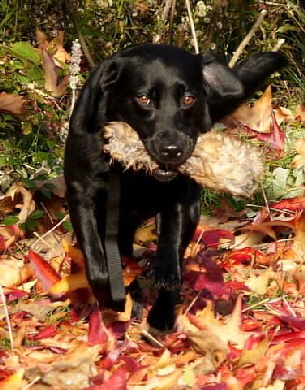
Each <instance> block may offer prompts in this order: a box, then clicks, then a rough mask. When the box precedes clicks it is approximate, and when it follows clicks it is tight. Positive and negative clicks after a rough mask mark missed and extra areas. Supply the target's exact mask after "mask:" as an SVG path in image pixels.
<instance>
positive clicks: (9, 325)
mask: <svg viewBox="0 0 305 390" xmlns="http://www.w3.org/2000/svg"><path fill="white" fill-rule="evenodd" d="M0 298H1V300H2V302H3V308H4V315H5V319H6V323H7V329H8V335H9V339H10V344H11V350H12V351H13V349H14V338H13V332H12V327H11V323H10V316H9V314H8V310H7V306H6V299H5V295H4V292H3V289H2V286H1V284H0Z"/></svg>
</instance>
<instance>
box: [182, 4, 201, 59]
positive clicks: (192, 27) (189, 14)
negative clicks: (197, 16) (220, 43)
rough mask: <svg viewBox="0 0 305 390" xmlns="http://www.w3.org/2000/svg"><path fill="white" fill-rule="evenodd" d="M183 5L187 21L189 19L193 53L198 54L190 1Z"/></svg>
mask: <svg viewBox="0 0 305 390" xmlns="http://www.w3.org/2000/svg"><path fill="white" fill-rule="evenodd" d="M185 5H186V9H187V13H188V16H189V19H190V27H191V31H192V36H193V39H194V49H195V53H196V54H198V53H199V48H198V39H197V37H196V31H195V25H194V20H193V15H192V11H191V5H190V0H185Z"/></svg>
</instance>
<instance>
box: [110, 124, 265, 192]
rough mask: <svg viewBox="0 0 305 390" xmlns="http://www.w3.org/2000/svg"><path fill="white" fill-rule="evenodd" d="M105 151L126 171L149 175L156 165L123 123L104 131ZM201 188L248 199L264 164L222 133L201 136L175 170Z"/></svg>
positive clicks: (247, 146)
mask: <svg viewBox="0 0 305 390" xmlns="http://www.w3.org/2000/svg"><path fill="white" fill-rule="evenodd" d="M104 138H105V139H106V140H107V141H108V143H105V146H104V151H106V152H108V153H110V155H111V157H112V159H113V160H117V161H120V162H121V163H122V164H124V166H125V167H126V169H128V168H132V169H134V170H138V169H145V170H147V172H148V174H149V173H153V171H154V170H156V169H158V167H159V166H158V164H157V163H156V162H155V161H154V160H152V158H151V157H150V155H149V154H148V153H147V151H146V149H145V147H144V145H143V143H142V141H141V140H140V139H139V137H138V135H137V133H136V131H134V130H133V129H132V128H131V127H130V126H129V125H128V124H126V123H124V122H111V123H108V124H107V125H106V126H105V128H104ZM177 170H178V171H179V172H181V173H182V174H185V175H188V176H190V177H191V178H193V179H194V180H195V181H197V182H198V183H199V184H200V185H202V186H203V187H208V188H211V189H214V190H217V191H224V192H229V193H231V194H233V195H238V196H247V197H248V196H251V195H252V194H253V192H254V191H255V189H256V186H257V182H258V180H259V178H260V177H261V176H262V174H263V161H262V157H261V155H260V153H259V151H258V149H257V148H255V147H253V146H251V145H250V144H248V143H246V142H242V141H240V140H239V139H237V138H234V137H231V136H229V135H227V134H224V133H222V132H218V131H216V130H212V131H210V132H208V133H206V134H201V135H200V136H199V138H198V141H197V144H196V146H195V149H194V151H193V154H192V155H191V157H190V158H189V159H188V160H187V161H186V162H185V163H184V164H182V165H180V166H178V167H177Z"/></svg>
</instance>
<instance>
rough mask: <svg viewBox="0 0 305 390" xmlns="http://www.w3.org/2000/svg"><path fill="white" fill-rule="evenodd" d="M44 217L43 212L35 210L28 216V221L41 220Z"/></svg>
mask: <svg viewBox="0 0 305 390" xmlns="http://www.w3.org/2000/svg"><path fill="white" fill-rule="evenodd" d="M44 215H45V212H44V211H42V210H35V211H33V212H32V214H31V215H30V216H29V218H30V219H39V218H42V217H43V216H44Z"/></svg>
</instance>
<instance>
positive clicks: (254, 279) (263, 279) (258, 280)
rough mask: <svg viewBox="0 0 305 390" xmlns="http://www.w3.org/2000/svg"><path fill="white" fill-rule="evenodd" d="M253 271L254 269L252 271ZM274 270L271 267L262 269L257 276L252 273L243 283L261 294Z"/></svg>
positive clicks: (264, 290)
mask: <svg viewBox="0 0 305 390" xmlns="http://www.w3.org/2000/svg"><path fill="white" fill-rule="evenodd" d="M253 272H254V271H253ZM273 275H274V272H273V271H272V269H271V268H268V269H266V270H262V271H261V272H260V274H259V276H256V275H254V274H253V275H252V276H250V277H249V278H248V279H246V281H245V285H246V286H247V287H249V289H250V290H251V291H253V292H254V293H256V294H260V295H263V294H265V293H266V292H267V288H268V284H269V281H270V279H271V278H272V276H273Z"/></svg>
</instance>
